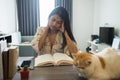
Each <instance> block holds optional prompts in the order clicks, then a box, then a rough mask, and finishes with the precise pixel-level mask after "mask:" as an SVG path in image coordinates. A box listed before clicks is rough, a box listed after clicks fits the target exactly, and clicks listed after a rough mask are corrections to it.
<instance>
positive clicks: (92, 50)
mask: <svg viewBox="0 0 120 80" xmlns="http://www.w3.org/2000/svg"><path fill="white" fill-rule="evenodd" d="M87 45H88V47H89V52H90V53H93V54H95V53H98V52H100V51H102V50H103V49H104V48H107V47H111V46H110V45H107V44H105V43H98V44H96V43H95V42H94V41H87Z"/></svg>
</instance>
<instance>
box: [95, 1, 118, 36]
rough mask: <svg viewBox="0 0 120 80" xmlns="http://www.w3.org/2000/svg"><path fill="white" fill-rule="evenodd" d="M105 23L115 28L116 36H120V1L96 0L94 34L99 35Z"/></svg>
mask: <svg viewBox="0 0 120 80" xmlns="http://www.w3.org/2000/svg"><path fill="white" fill-rule="evenodd" d="M105 23H108V25H107V26H108V27H115V34H117V35H119V36H120V0H95V15H94V33H96V34H99V33H98V32H99V27H100V26H104V24H105Z"/></svg>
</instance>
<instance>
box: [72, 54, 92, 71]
mask: <svg viewBox="0 0 120 80" xmlns="http://www.w3.org/2000/svg"><path fill="white" fill-rule="evenodd" d="M73 59H74V61H73V64H74V66H76V67H77V68H79V69H83V70H84V69H86V68H87V67H89V66H90V65H91V64H92V55H91V54H89V53H86V52H80V53H76V54H74V55H73Z"/></svg>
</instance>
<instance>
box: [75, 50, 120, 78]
mask: <svg viewBox="0 0 120 80" xmlns="http://www.w3.org/2000/svg"><path fill="white" fill-rule="evenodd" d="M73 60H74V61H73V64H74V66H75V68H76V69H77V70H78V72H79V74H80V76H82V77H85V78H87V79H88V80H111V79H115V80H116V79H117V78H119V77H120V52H119V51H116V50H114V49H112V48H106V49H104V50H103V51H101V52H99V53H96V54H90V53H87V52H79V53H76V54H73Z"/></svg>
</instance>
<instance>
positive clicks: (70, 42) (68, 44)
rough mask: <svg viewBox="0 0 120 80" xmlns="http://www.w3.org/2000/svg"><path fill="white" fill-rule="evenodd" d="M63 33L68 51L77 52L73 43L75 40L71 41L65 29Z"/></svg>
mask: <svg viewBox="0 0 120 80" xmlns="http://www.w3.org/2000/svg"><path fill="white" fill-rule="evenodd" d="M64 35H65V38H66V42H67V46H68V48H69V50H70V53H77V52H78V48H77V45H76V44H75V42H73V41H72V40H71V39H70V37H69V35H68V33H67V31H64Z"/></svg>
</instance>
